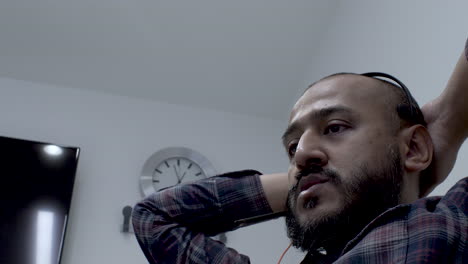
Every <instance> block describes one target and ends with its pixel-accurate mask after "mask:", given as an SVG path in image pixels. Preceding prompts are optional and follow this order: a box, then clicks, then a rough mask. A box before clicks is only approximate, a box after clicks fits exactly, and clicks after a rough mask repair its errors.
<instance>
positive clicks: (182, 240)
mask: <svg viewBox="0 0 468 264" xmlns="http://www.w3.org/2000/svg"><path fill="white" fill-rule="evenodd" d="M271 212H272V211H271V208H270V206H269V204H268V201H267V200H266V197H265V194H264V192H263V188H262V186H261V183H260V179H259V173H258V172H256V171H251V170H249V171H240V172H234V173H228V174H224V175H220V176H216V177H211V178H207V179H204V180H201V181H197V182H193V183H188V184H182V185H176V186H174V187H170V188H167V189H163V190H161V191H159V192H156V193H155V194H152V195H150V196H148V197H146V198H145V199H144V200H143V201H141V202H140V203H138V204H137V205H136V206H135V207H134V210H133V215H132V222H133V226H134V231H135V235H136V237H137V240H138V243H139V245H140V247H141V248H142V250H143V253H144V254H145V256H146V258H147V259H148V261H149V262H150V263H152V264H153V263H158V264H161V263H170V264H181V263H214V264H216V263H223V264H224V263H250V260H249V258H248V257H247V256H245V255H242V254H240V253H238V252H237V251H236V250H234V249H232V248H228V247H227V246H226V245H224V244H223V243H221V242H219V241H217V240H214V239H212V238H210V236H213V235H216V234H218V233H222V232H226V231H231V230H234V229H236V228H237V227H238V226H237V224H236V221H237V220H240V219H245V218H250V217H255V216H259V215H264V214H268V213H271Z"/></svg>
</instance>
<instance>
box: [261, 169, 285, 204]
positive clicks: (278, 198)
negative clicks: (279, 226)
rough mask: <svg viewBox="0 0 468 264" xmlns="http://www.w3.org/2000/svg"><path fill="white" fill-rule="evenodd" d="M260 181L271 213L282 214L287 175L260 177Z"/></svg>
mask: <svg viewBox="0 0 468 264" xmlns="http://www.w3.org/2000/svg"><path fill="white" fill-rule="evenodd" d="M260 181H261V183H262V187H263V191H264V192H265V196H266V198H267V200H268V203H269V204H270V207H271V209H272V210H273V212H275V213H278V212H284V210H285V209H286V199H287V195H288V187H289V184H288V175H287V173H275V174H265V175H261V176H260Z"/></svg>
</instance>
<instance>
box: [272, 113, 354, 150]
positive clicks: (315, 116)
mask: <svg viewBox="0 0 468 264" xmlns="http://www.w3.org/2000/svg"><path fill="white" fill-rule="evenodd" d="M333 114H347V115H352V116H355V115H356V113H355V112H354V111H353V110H351V109H350V108H348V107H345V106H331V107H326V108H322V109H320V110H317V111H314V112H313V113H312V114H311V116H310V117H309V120H321V119H326V118H327V117H329V116H331V115H333ZM299 126H300V125H299V123H294V124H291V125H289V126H288V127H287V128H286V131H285V132H284V134H283V136H281V140H282V142H283V145H284V146H286V144H287V140H288V138H289V137H290V136H291V134H293V133H294V132H295V131H297V130H299Z"/></svg>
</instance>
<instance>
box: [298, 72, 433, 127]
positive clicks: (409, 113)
mask: <svg viewBox="0 0 468 264" xmlns="http://www.w3.org/2000/svg"><path fill="white" fill-rule="evenodd" d="M333 79H340V80H341V81H342V82H341V83H342V84H343V83H344V85H343V86H346V82H360V83H361V85H363V86H368V87H370V88H371V89H373V90H375V91H376V92H377V93H373V95H374V96H375V98H374V99H375V100H376V101H378V102H381V103H382V104H383V106H385V107H386V112H387V114H388V115H389V116H388V118H389V119H388V120H389V121H390V122H391V123H392V127H395V128H402V127H406V126H410V125H415V124H420V125H423V126H426V122H425V121H424V116H423V114H422V112H421V109H420V107H419V105H418V103H417V102H416V100H415V99H414V98H413V96H411V94H410V93H409V91H406V92H405V91H404V90H403V88H402V87H399V86H397V85H395V84H393V83H391V82H388V81H386V80H382V79H378V78H374V77H367V76H364V75H361V74H356V73H335V74H332V75H329V76H326V77H324V78H322V79H320V80H318V81H317V82H314V83H313V84H311V85H310V86H309V87H308V88H307V89H306V90H305V91H304V94H305V93H306V92H307V91H309V90H310V88H312V87H314V86H315V85H317V84H319V83H322V82H325V81H329V80H333ZM370 110H372V109H370Z"/></svg>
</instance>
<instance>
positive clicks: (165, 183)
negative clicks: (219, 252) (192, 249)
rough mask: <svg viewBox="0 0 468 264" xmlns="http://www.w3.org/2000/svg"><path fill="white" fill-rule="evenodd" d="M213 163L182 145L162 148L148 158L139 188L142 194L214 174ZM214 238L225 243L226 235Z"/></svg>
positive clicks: (148, 193) (146, 194)
mask: <svg viewBox="0 0 468 264" xmlns="http://www.w3.org/2000/svg"><path fill="white" fill-rule="evenodd" d="M216 174H217V173H216V170H215V169H214V167H213V165H211V163H210V162H209V161H208V159H207V158H205V157H204V156H203V155H202V154H200V153H198V152H197V151H195V150H192V149H189V148H184V147H170V148H165V149H162V150H160V151H158V152H156V153H154V154H153V155H151V157H149V158H148V160H146V162H145V164H144V165H143V169H142V172H141V176H140V189H141V193H142V195H143V196H145V197H146V196H148V195H150V194H152V193H154V192H155V191H157V190H160V189H162V188H165V187H169V186H174V185H177V184H181V183H184V182H189V181H194V180H200V179H204V178H207V177H211V176H214V175H216ZM215 239H217V240H219V241H221V242H224V243H226V240H227V238H226V235H225V234H224V233H223V234H220V235H218V236H216V237H215Z"/></svg>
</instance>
